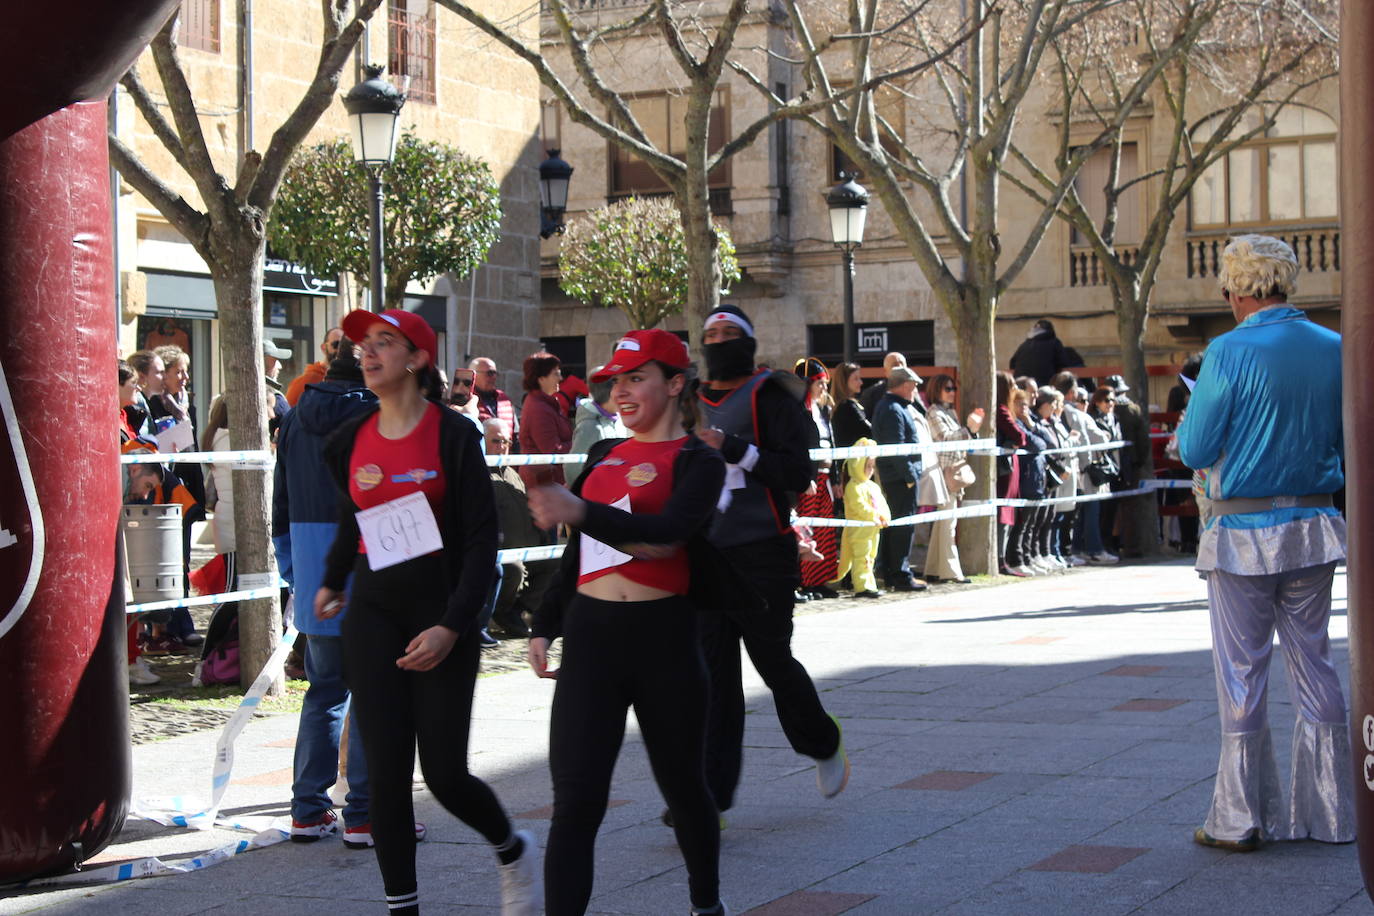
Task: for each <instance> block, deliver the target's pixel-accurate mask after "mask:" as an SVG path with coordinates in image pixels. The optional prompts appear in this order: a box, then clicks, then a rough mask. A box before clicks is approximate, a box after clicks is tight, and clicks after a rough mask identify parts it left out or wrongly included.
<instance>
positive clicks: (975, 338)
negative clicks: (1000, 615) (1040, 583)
mask: <svg viewBox="0 0 1374 916" xmlns="http://www.w3.org/2000/svg"><path fill="white" fill-rule="evenodd" d="M982 292H983V291H981V290H977V289H974V288H971V287H967V286H965V287H963V288H962V293H963V301H961V302H956V303H953V304H952V307H951V306H950V305H947V306H946V309H945V310H946V312H948V313H949V320H950V325H951V326H952V328H953V330H954V336H955V338H956V339H957V340H958V345H959V410H960V412H961V413H962V414H963V415H964V416H968V413H969V411H971V410H973V409H974V408H975V407H981V408H983V410H984V412H985V413H984V417H983V427H982V429H980V430H979V431H978V435H979V436H980V437H982V436H995V435H996V429H997V411H996V405H995V404H994V403H993V400H994V397H995V393H996V391H997V387H996V384H995V383H994V380H993V373H994V372H995V371H996V370H997V353H996V345H995V343H994V339H993V333H992V325H993V315H994V314H995V313H996V299H995V298H993V297H991V296H986V295H981V293H982ZM961 419H962V417H961ZM969 463H970V464H972V465H973V472H974V474H976V475H977V479H976V480H975V481H974V482H973V484H972V485H971V486H970V487H968V489H966V490H965V491H964V498H965V500H966V501H975V500H976V501H978V502H986V501H988V500H992V499H996V498H997V458H996V456H993V455H970V456H969ZM956 534H957V539H958V545H959V556H960V559H961V561H962V562H963V566H964V572H965V573H969V574H975V575H976V574H986V573H996V572H997V563H998V557H997V517H996V516H995V515H975V516H973V517H971V518H961V519H959V526H958V528H957V529H956Z"/></svg>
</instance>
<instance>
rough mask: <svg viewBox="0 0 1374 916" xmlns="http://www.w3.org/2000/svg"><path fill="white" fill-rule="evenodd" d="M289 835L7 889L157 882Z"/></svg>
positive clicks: (271, 831)
mask: <svg viewBox="0 0 1374 916" xmlns="http://www.w3.org/2000/svg"><path fill="white" fill-rule="evenodd" d="M276 820H279V821H282V822H283V823H284V822H285V819H284V818H277V819H276ZM288 835H289V834H288V828H283V827H277V826H273V827H270V828H268V829H266V830H263V831H261V832H259V833H258V834H257V835H255V836H254V837H253V838H252V839H248V840H239V841H238V842H237V843H230V844H228V845H225V846H220V847H218V848H217V849H212V850H210V851H209V852H205V853H201V854H200V855H198V856H195V857H194V858H191V859H182V860H180V861H173V862H164V861H162V860H161V859H159V858H157V857H155V856H150V857H148V858H145V859H135V860H134V861H132V862H124V863H121V864H119V865H106V866H104V867H101V868H93V869H87V870H85V871H78V872H75V873H73V874H68V875H57V876H55V877H52V878H35V879H33V880H32V881H24V882H21V883H19V884H11V885H9V886H8V888H7V889H9V888H12V889H14V890H24V889H28V888H35V887H63V886H73V885H76V886H80V885H88V884H116V883H118V882H120V881H132V880H135V879H137V878H155V877H158V876H160V875H183V874H187V873H188V872H193V871H200V870H201V869H205V868H209V867H210V866H212V865H218V864H219V863H221V862H226V861H228V860H229V859H232V858H233V857H234V856H236V855H239V854H240V853H245V852H248V851H249V850H250V849H259V848H261V847H263V846H273V845H275V844H277V843H280V842H282V841H283V840H285V839H286V838H287V836H288Z"/></svg>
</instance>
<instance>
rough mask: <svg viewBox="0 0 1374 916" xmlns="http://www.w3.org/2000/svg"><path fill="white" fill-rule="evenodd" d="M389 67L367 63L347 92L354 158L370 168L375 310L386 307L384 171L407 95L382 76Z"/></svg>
mask: <svg viewBox="0 0 1374 916" xmlns="http://www.w3.org/2000/svg"><path fill="white" fill-rule="evenodd" d="M385 69H386V68H385V67H379V66H377V65H376V64H368V65H366V66H364V67H363V72H364V73H365V74H366V77H367V78H366V79H364V80H363V81H362V82H361V83H359V84H358V85H356V86H354V87H353V88H352V89H350V90H349V91H348V95H346V96H344V99H343V104H344V108H346V109H347V110H348V115H349V118H350V119H351V121H352V126H353V159H354V161H356V162H357V163H358V164H359V165H361V166H362V167H363V168H364V169H366V170H367V185H368V191H369V192H370V195H369V198H370V211H371V214H370V215H371V222H372V231H371V251H370V256H369V258H368V261H369V268H370V269H369V271H368V273H369V279H368V286H369V287H370V289H371V296H370V297H369V298H370V299H371V303H370V304H371V306H372V310H373V311H374V312H380V311H381V310H382V300H383V299H384V298H385V296H386V266H385V264H386V262H385V260H384V258H383V251H382V249H383V231H382V200H383V194H384V191H385V185H384V184H383V182H382V172H383V171H384V170H385V169H386V167H387V166H388V165H390V164H391V160H392V158H393V157H394V156H395V155H396V121H397V120H398V119H399V117H400V114H401V106H402V105H404V104H405V103H406V97H405V95H404V94H403V93H401V92H398V91H397V89H396V87H395V86H393V85H391V84H390V83H388V82H387V81H386V80H384V79H382V71H383V70H385Z"/></svg>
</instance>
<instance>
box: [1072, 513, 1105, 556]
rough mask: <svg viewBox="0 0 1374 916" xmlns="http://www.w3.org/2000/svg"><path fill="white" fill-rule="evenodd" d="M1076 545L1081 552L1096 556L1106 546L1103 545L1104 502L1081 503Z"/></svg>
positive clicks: (1075, 539)
mask: <svg viewBox="0 0 1374 916" xmlns="http://www.w3.org/2000/svg"><path fill="white" fill-rule="evenodd" d="M1080 510H1081V511H1079V513H1078V516H1079V518H1078V525H1077V529H1078V530H1077V531H1075V532H1074V534H1075V537H1074V541H1075V543H1074V546H1075V547H1076V548H1077V549H1078V551H1079V552H1080V553H1083V554H1086V555H1088V556H1094V555H1096V554H1099V553H1102V551H1104V550H1105V549H1106V548H1105V547H1103V546H1102V503H1101V502H1098V501H1095V500H1094V501H1091V502H1085V503H1082V504H1081V505H1080Z"/></svg>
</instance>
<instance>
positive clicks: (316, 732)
mask: <svg viewBox="0 0 1374 916" xmlns="http://www.w3.org/2000/svg"><path fill="white" fill-rule="evenodd" d="M376 401H377V397H376V395H374V394H373V393H372V392H371V391H369V390H368V389H367V387H366V386H365V385H363V375H362V370H361V369H359V368H358V360H357V356H356V354H355V348H354V346H353V344H352V342H351V341H348V340H344V341H341V342H340V346H339V350H338V355H337V356H336V357H335V359H334V360H333V361H332V362H331V363H330V365H329V369H328V371H327V373H326V375H325V378H324V381H322V382H319V383H317V384H314V385H309V386H307V387H306V389H305V392H304V393H303V394H302V395H301V398H300V400H299V401H298V402H297V404H296V408H295V409H294V410H292V411H291V412H290V413H288V414H287V415H286V416H285V417H284V418H283V419H282V424H281V427H280V429H279V431H278V434H277V467H276V473H275V478H274V481H273V490H272V543H273V546H274V547H275V548H276V553H277V566H278V567H280V569H281V570H282V575H283V577H285V578H286V580H287V582H289V583H290V584H291V586H292V589H293V590H294V591H295V593H296V594H297V595H298V596H301V595H303V596H305V598H304V603H303V604H302V603H301V602H299V601H298V602H297V611H296V615H295V625H296V628H297V629H298V630H300V631H301V632H302V633H304V634H306V636H307V642H306V652H305V673H306V678H307V680H309V682H310V687H309V689H308V690H307V691H306V694H305V699H304V700H303V701H302V703H301V718H300V725H299V728H298V730H297V732H296V757H295V778H294V781H293V784H292V787H291V839H292V840H294V841H296V842H299V843H308V842H313V841H315V840H318V839H320V838H322V837H326V836H331V835H333V834H336V833H338V832H339V829H340V828H339V824H338V818H337V817H336V816H335V814H334V812H333V811H332V810H331V801H330V798H329V790H330V788H331V787H332V786H333V785H334V783H335V782H336V781H337V779H338V775H339V737H340V733H341V731H342V729H343V723H344V716H345V715H347V713H348V707H349V703H348V699H349V694H348V688H347V687H346V686H345V685H344V680H343V657H342V648H341V645H342V643H341V639H340V636H339V632H340V623H341V621H342V620H343V615H339V616H338V617H332V618H330V619H328V620H320V619H319V618H317V617H316V616H315V615H314V614H313V613H311V611H310V608H311V602H313V600H314V596H315V592H316V591H317V590H318V589H319V587H320V580H321V579H322V577H323V574H324V563H325V555H326V554H328V552H329V547H330V545H331V544H333V543H334V532H335V529H336V528H337V520H338V491H337V490H336V489H335V487H334V483H333V481H332V480H331V479H330V477H329V475H328V474H327V473H325V472H324V457H323V450H324V441H325V439H326V438H328V436H329V434H330V433H332V432H333V431H334V430H336V429H338V428H339V427H340V426H342V425H343V424H344V423H346V422H347V421H348V420H350V419H352V418H354V417H356V416H358V415H359V414H361V413H366V412H367V411H368V410H370V409H372V406H373V405H374V404H375V403H376ZM343 820H344V827H343V829H344V842H345V843H347V844H348V845H349V846H355V847H368V846H371V845H372V843H371V831H370V829H369V821H368V788H367V761H366V759H365V758H364V757H363V745H362V738H361V737H360V734H359V729H358V727H357V724H356V723H352V724H351V725H350V727H349V729H348V796H347V798H346V799H345V803H344V809H343Z"/></svg>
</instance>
